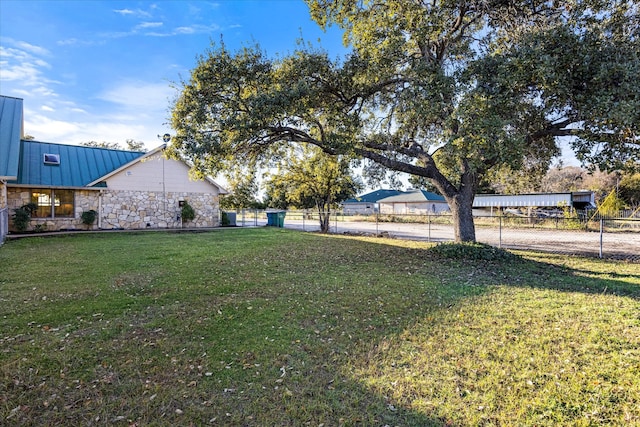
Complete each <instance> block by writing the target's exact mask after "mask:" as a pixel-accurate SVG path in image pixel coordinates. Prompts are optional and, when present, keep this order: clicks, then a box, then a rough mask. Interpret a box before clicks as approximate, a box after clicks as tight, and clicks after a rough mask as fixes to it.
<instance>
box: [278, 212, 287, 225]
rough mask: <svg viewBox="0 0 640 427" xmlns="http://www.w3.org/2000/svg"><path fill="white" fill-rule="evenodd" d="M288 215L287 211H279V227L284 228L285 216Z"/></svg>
mask: <svg viewBox="0 0 640 427" xmlns="http://www.w3.org/2000/svg"><path fill="white" fill-rule="evenodd" d="M286 215H287V211H280V212H278V227H280V228H284V217H285V216H286Z"/></svg>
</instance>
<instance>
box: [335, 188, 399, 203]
mask: <svg viewBox="0 0 640 427" xmlns="http://www.w3.org/2000/svg"><path fill="white" fill-rule="evenodd" d="M400 193H402V191H399V190H384V189H380V190H376V191H372V192H371V193H367V194H363V195H362V196H358V197H354V198H353V199H348V200H345V201H344V202H342V203H343V204H344V203H376V202H377V201H378V200H380V199H384V198H386V197H390V196H396V195H398V194H400Z"/></svg>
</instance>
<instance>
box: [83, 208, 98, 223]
mask: <svg viewBox="0 0 640 427" xmlns="http://www.w3.org/2000/svg"><path fill="white" fill-rule="evenodd" d="M97 214H98V212H96V211H94V210H93V209H91V210H88V211H85V212H82V215H80V218H81V219H82V223H83V224H86V225H92V224H93V223H94V221H95V220H96V215H97Z"/></svg>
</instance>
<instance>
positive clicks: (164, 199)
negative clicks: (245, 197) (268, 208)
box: [0, 96, 227, 231]
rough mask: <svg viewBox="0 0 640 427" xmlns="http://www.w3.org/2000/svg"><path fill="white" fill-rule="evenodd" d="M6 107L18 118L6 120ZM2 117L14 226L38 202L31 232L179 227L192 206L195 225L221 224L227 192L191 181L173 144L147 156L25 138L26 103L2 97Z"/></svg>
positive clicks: (0, 161)
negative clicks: (172, 154) (169, 154)
mask: <svg viewBox="0 0 640 427" xmlns="http://www.w3.org/2000/svg"><path fill="white" fill-rule="evenodd" d="M5 109H6V110H7V111H8V112H11V113H12V115H11V114H8V113H7V117H13V120H8V119H7V120H6V121H5V114H4V113H3V111H4V110H5ZM0 113H2V116H1V118H2V121H1V122H0V129H1V130H0V135H1V136H2V139H1V140H0V165H5V166H2V168H3V169H0V194H2V195H3V196H2V197H0V203H2V204H0V209H3V207H4V211H3V212H5V213H4V214H3V215H4V216H5V220H6V221H8V220H7V218H8V216H9V212H13V210H14V209H17V208H20V207H21V206H23V205H25V204H27V203H30V202H32V203H35V204H36V205H37V209H36V211H35V212H34V213H33V214H32V217H31V221H30V228H31V229H40V230H47V231H57V230H78V229H87V228H90V229H142V228H179V227H181V226H182V225H183V224H182V219H181V217H180V213H181V207H182V205H183V204H184V203H188V204H189V205H191V206H192V207H193V208H194V210H195V213H196V215H195V218H194V219H193V221H191V222H189V223H187V224H186V225H187V226H189V227H216V226H219V225H220V218H219V196H220V195H221V194H226V193H227V192H226V190H224V188H222V187H221V186H220V185H218V184H217V183H216V182H215V181H213V180H212V179H205V180H199V181H194V180H192V179H190V177H189V169H190V168H189V165H187V164H186V163H185V162H183V161H181V160H173V159H168V158H166V157H165V156H164V149H165V147H166V146H165V145H161V146H160V147H158V148H156V149H154V150H151V151H150V152H148V153H144V152H133V151H125V150H113V149H107V148H97V147H86V146H76V145H65V144H54V143H47V142H40V141H28V140H24V139H21V138H22V130H21V129H22V100H21V99H17V98H8V97H3V96H0ZM5 138H7V139H6V140H5ZM6 165H8V166H6ZM91 210H93V211H95V212H96V220H95V222H94V223H93V224H92V225H86V224H84V223H83V222H82V214H83V212H88V211H91ZM8 229H9V230H12V224H9V225H8Z"/></svg>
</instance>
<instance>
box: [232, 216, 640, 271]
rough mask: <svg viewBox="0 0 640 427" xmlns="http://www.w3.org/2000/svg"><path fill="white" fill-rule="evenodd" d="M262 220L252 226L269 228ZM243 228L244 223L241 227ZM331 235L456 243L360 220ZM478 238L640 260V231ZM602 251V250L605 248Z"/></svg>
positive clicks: (438, 231) (438, 232) (449, 236)
mask: <svg viewBox="0 0 640 427" xmlns="http://www.w3.org/2000/svg"><path fill="white" fill-rule="evenodd" d="M262 222H263V221H258V223H256V224H254V222H253V221H251V224H250V225H266V222H265V223H264V224H262ZM238 225H241V224H238ZM284 226H285V228H290V229H299V230H305V231H318V230H319V229H320V227H319V224H318V221H317V220H306V221H302V220H298V219H288V218H285V221H284ZM331 232H337V233H366V234H382V233H384V234H388V235H389V236H391V237H395V238H400V239H411V240H425V241H431V242H444V241H451V240H453V227H452V226H450V225H442V224H431V225H429V224H407V223H389V222H380V223H378V224H376V223H373V222H359V221H338V222H337V223H335V222H332V223H331ZM476 239H477V240H478V241H479V242H482V243H488V244H490V245H494V246H501V247H503V248H508V249H531V250H536V251H542V252H553V253H566V254H575V255H587V256H596V257H597V256H600V251H601V250H602V256H603V257H604V258H614V259H626V260H630V261H640V232H633V231H627V232H606V233H603V234H602V246H601V235H600V233H599V232H597V231H579V230H575V231H574V230H571V231H569V230H554V229H544V228H506V227H503V228H502V230H500V229H499V228H498V227H497V226H496V227H485V226H476ZM601 248H602V249H601Z"/></svg>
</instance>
